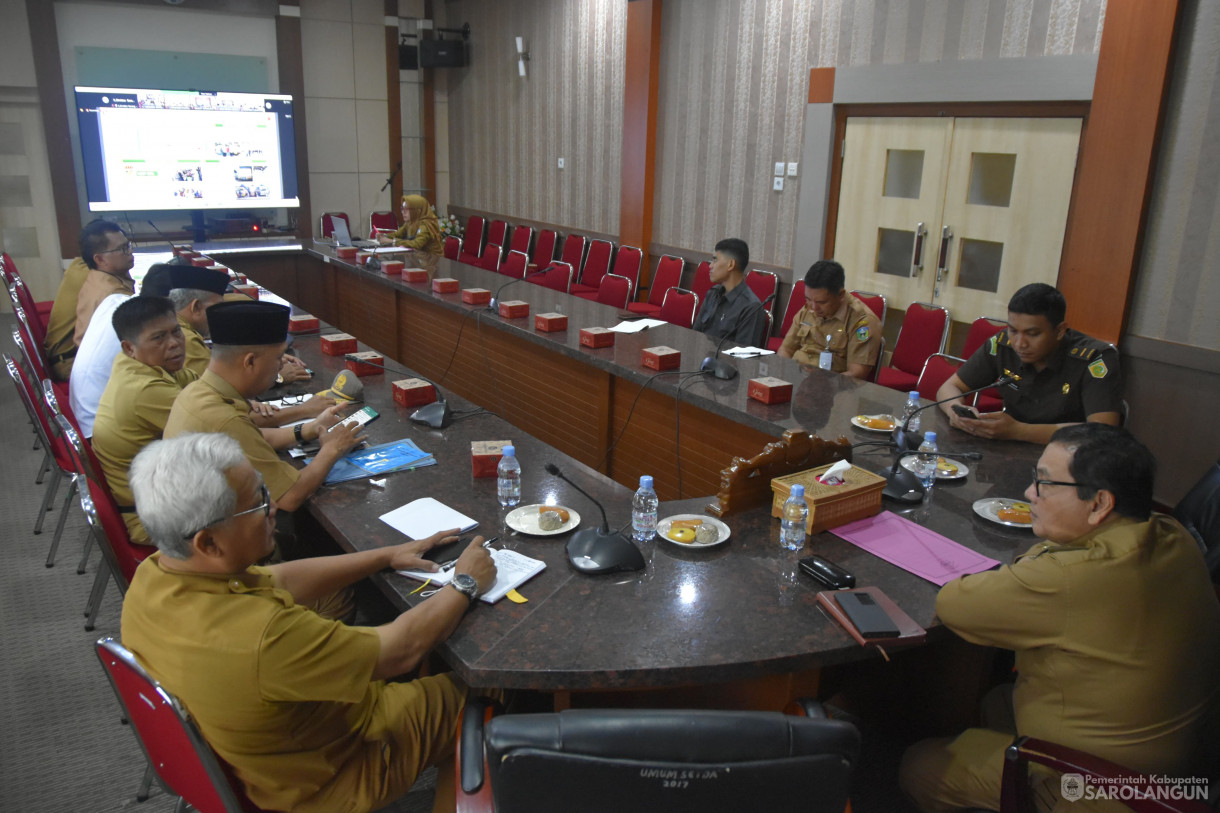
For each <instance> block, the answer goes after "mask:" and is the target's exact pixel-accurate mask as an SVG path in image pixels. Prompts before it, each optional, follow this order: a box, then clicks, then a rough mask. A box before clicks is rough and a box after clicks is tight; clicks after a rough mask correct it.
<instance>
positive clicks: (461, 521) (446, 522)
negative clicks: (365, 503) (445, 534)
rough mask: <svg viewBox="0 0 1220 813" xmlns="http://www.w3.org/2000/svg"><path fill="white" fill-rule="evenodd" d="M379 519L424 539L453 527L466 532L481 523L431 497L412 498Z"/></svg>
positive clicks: (460, 531) (395, 528) (414, 536)
mask: <svg viewBox="0 0 1220 813" xmlns="http://www.w3.org/2000/svg"><path fill="white" fill-rule="evenodd" d="M378 519H380V520H381V521H382V522H384V523H385V524H386V525H389V526H390V527H391V528H393V529H394V530H396V531H398V532H400V533H404V534H406V535H407V536H409V537H411V538H412V539H423V538H424V537H426V536H432V534H435V533H440V532H441V531H448V530H449V529H451V528H457V529H458V532H459V533H466V532H467V531H469V530H472V529H474V528H476V527H478V524H479V523H478V522H477V521H475V520H473V519H471V518H470V517H468V516H466V515H465V514H463V513H462V512H460V511H455V510H454V509H452V508H450V507H449V506H447V505H445V504H444V503H443V502H441V501H440V500H435V499H433V498H431V497H420V498H419V499H418V500H412V501H411V502H409V503H407V504H406V505H403V506H400V507H398V508H395V509H394V510H393V511H390V512H389V513H386V514H382V515H381V516H380V517H378Z"/></svg>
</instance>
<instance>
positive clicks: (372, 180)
mask: <svg viewBox="0 0 1220 813" xmlns="http://www.w3.org/2000/svg"><path fill="white" fill-rule="evenodd" d="M388 175H389V173H388V172H384V173H382V172H361V173H360V174H359V175H357V176H356V177H357V179H358V183H359V187H360V225H359V229H358V230H359V232H360V234H359V236H360V237H368V236H369V215H370V214H372V213H373V212H394V213H395V214H397V210H398V204H397V202H395V201H391V200H390V190H389V189H386V190H385V191H384V192H383V191H382V190H381V187H382V186H384V185H385V180H386V177H387V176H388ZM353 216H355V215H354V213H353ZM352 236H353V237H355V236H356V235H352Z"/></svg>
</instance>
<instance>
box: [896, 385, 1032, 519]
mask: <svg viewBox="0 0 1220 813" xmlns="http://www.w3.org/2000/svg"><path fill="white" fill-rule="evenodd" d="M1019 380H1020V379H1019V378H1018V377H1017V376H1013V375H1002V376H1000V377H999V378H997V379H996V380H995V381H993V382H991V383H990V384H984V385H983V386H981V387H978V388H976V389H973V390H967V391H966V392H960V393H957V394H956V395H952V396H950V397H948V398H943V399H941V400H939V401H933V402H932V403H930V404H926V405H924V406H921V407H920V408H919V409H917V410H915V411H914V412H912V413H911V414H910V415H907V416H905V417H904V418H903V420H902V423H901V424H900V425H899V426H895V427H894V429H893V432H892V433H891V434H890V438H891V439H892V441H893V443H894V445H895V446H897V451H896V452H895V454H894V465H893V466H892V467H891V468H890V473H889V474H888V475H886V478H885V481H886V482H885V488H883V489H882V490H881V493H882V494H883V495H884V496H886V497H889V498H890V499H891V500H895V501H896V502H901V503H908V504H914V503H917V502H919V501H921V500H922V499H923V495H924V487H923V483H921V482H919V478H918V477H916V476H915V473H914V472H912V471H907V470H906V469H904V468H902V465H901V463H902V458H903V457H905V456H906V453H907V452H909V451H910V450H911V449H918V448H919V446H920V445H921V444H922V443H923V433H921V432H908V431H907V426H908V425H909V424H910V422H911V418H914V417H915V416H916V415H918V414H919V413H920V412H923V411H924V410H925V409H931V408H932V407H934V406H940V405H941V404H946V403H948V402H949V401H956V400H957V399H958V398H965V397H966V396H967V395H973V394H974V393H976V392H982V391H983V390H986V389H990V388H991V387H1006V386H1012V385H1013V384H1014V383H1016V382H1017V381H1019Z"/></svg>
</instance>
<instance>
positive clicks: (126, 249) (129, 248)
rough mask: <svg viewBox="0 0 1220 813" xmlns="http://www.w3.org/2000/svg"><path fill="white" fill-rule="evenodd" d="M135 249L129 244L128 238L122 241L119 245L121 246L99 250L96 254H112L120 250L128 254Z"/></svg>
mask: <svg viewBox="0 0 1220 813" xmlns="http://www.w3.org/2000/svg"><path fill="white" fill-rule="evenodd" d="M135 250H136V247H135V246H133V245H132V244H131V241H130V240H128V241H127V242H125V243H123V245H121V246H115V247H114V248H108V249H106V250H105V251H99V252H97V253H98V254H113V253H114V252H116V251H122V252H124V253H126V254H130V253H132V252H133V251H135Z"/></svg>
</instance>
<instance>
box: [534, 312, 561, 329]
mask: <svg viewBox="0 0 1220 813" xmlns="http://www.w3.org/2000/svg"><path fill="white" fill-rule="evenodd" d="M567 329H568V317H567V314H563V313H540V314H538V315H536V316H535V317H534V330H541V331H542V332H543V333H554V332H556V331H559V330H567Z"/></svg>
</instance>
